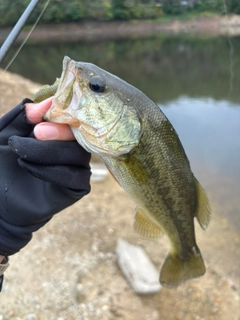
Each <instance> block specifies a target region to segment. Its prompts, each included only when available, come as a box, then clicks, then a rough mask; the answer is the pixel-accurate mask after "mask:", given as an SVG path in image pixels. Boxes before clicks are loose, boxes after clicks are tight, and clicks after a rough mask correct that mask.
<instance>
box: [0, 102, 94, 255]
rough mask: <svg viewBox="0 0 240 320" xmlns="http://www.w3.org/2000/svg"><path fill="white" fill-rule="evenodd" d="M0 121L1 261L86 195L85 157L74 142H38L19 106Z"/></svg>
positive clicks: (87, 171)
mask: <svg viewBox="0 0 240 320" xmlns="http://www.w3.org/2000/svg"><path fill="white" fill-rule="evenodd" d="M26 102H32V101H31V100H29V99H25V100H24V101H23V102H22V103H21V104H20V105H18V106H17V107H16V108H14V109H13V110H11V111H10V112H9V113H7V114H6V115H5V116H4V117H2V118H1V119H0V255H6V256H8V255H11V254H14V253H16V252H17V251H19V250H20V249H21V248H22V247H24V246H25V245H26V244H27V243H28V242H29V241H30V239H31V237H32V232H34V231H36V230H38V229H39V228H41V227H42V226H43V225H44V224H45V223H46V222H48V221H49V220H50V219H51V217H52V216H53V215H54V214H55V213H57V212H59V211H61V210H62V209H64V208H66V207H68V206H70V205H72V204H73V203H74V202H76V201H77V200H79V199H80V198H82V197H83V196H84V195H86V194H87V193H89V192H90V184H89V180H90V175H91V172H90V167H89V161H90V154H89V153H88V152H86V151H85V150H84V149H83V148H82V147H81V146H80V145H79V144H78V143H77V142H76V141H70V142H69V141H38V140H36V139H35V138H34V137H33V128H34V125H33V124H31V123H29V122H28V120H27V119H26V115H25V107H24V103H26Z"/></svg>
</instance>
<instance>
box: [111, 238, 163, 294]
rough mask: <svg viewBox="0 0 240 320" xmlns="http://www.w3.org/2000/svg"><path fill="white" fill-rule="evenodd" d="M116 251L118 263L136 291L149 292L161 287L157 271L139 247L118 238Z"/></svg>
mask: <svg viewBox="0 0 240 320" xmlns="http://www.w3.org/2000/svg"><path fill="white" fill-rule="evenodd" d="M116 253H117V257H118V259H117V261H118V265H119V267H120V269H121V271H122V273H123V275H124V276H125V278H126V279H127V280H128V282H129V283H130V285H131V286H132V288H133V290H134V291H135V292H136V293H138V294H149V293H155V292H158V291H159V290H160V289H161V285H160V283H159V273H158V272H157V270H156V268H155V266H154V265H153V264H152V262H151V261H150V259H149V257H148V256H147V254H146V253H145V251H144V250H143V249H142V248H141V247H139V246H134V245H131V244H129V243H128V242H127V241H125V240H123V239H119V240H118V242H117V248H116Z"/></svg>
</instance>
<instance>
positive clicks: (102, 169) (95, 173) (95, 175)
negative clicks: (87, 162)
mask: <svg viewBox="0 0 240 320" xmlns="http://www.w3.org/2000/svg"><path fill="white" fill-rule="evenodd" d="M91 171H92V175H91V181H92V182H102V181H104V180H105V179H106V178H107V175H108V170H107V168H106V166H105V165H104V164H103V163H101V162H100V163H94V162H91Z"/></svg>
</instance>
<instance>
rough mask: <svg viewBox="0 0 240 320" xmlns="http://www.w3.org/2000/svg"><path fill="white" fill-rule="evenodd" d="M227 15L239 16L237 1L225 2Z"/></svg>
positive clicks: (239, 8) (228, 0)
mask: <svg viewBox="0 0 240 320" xmlns="http://www.w3.org/2000/svg"><path fill="white" fill-rule="evenodd" d="M226 5H227V11H228V13H235V14H240V1H239V0H226Z"/></svg>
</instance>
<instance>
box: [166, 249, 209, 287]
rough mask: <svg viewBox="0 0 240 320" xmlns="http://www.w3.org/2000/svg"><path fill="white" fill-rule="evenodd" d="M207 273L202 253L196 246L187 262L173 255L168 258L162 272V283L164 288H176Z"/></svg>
mask: <svg viewBox="0 0 240 320" xmlns="http://www.w3.org/2000/svg"><path fill="white" fill-rule="evenodd" d="M205 271H206V268H205V265H204V262H203V259H202V256H201V253H200V251H199V249H198V247H197V246H196V247H194V250H193V254H192V255H191V257H190V258H189V259H187V260H182V259H180V257H179V256H177V255H175V254H172V253H170V254H169V255H168V256H167V258H166V260H165V262H164V264H163V267H162V270H161V274H160V283H161V284H162V285H163V286H164V287H169V288H175V287H177V286H179V285H180V284H181V283H182V282H184V281H186V280H188V279H193V278H198V277H200V276H202V275H203V274H204V273H205Z"/></svg>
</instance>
